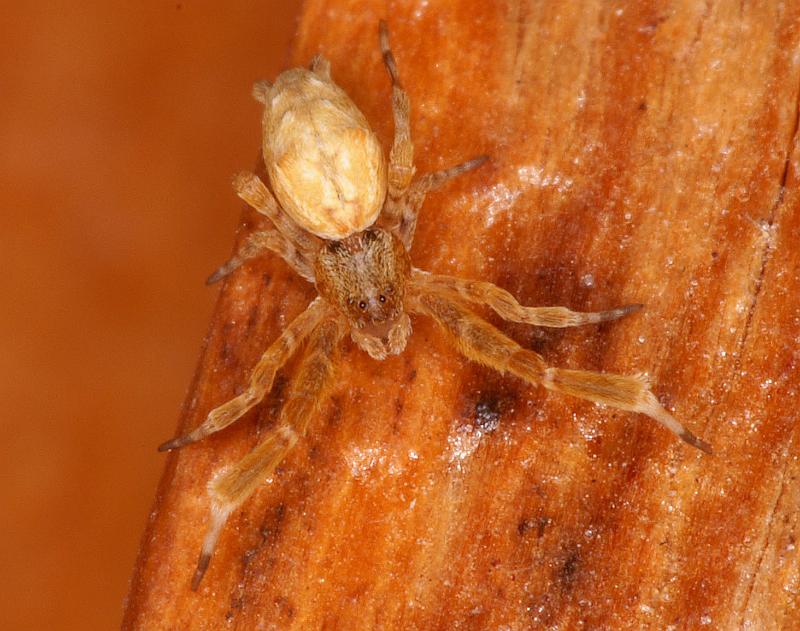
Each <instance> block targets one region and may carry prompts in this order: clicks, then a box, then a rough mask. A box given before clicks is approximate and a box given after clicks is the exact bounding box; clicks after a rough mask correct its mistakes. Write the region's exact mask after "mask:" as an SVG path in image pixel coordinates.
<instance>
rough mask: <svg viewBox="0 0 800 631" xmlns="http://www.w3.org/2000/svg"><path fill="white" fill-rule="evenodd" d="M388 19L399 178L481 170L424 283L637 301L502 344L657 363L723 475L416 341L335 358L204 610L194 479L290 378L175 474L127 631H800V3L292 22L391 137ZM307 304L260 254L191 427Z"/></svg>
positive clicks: (604, 413) (432, 336) (566, 359)
mask: <svg viewBox="0 0 800 631" xmlns="http://www.w3.org/2000/svg"><path fill="white" fill-rule="evenodd" d="M384 16H385V17H388V19H389V22H390V28H391V30H392V38H393V46H394V49H395V54H396V57H397V60H398V64H399V66H400V70H401V73H402V75H403V80H404V83H405V85H406V86H407V89H408V91H409V93H410V96H411V100H412V131H413V134H414V138H415V143H416V147H417V165H418V170H419V171H421V172H424V171H427V170H431V169H435V168H440V167H443V166H448V165H450V164H452V163H454V162H457V161H460V160H463V159H466V158H470V157H472V156H474V155H477V154H481V153H486V154H488V155H490V156H491V162H490V164H488V165H486V166H484V167H482V168H481V169H480V170H479V171H477V172H475V173H473V174H470V175H469V176H466V177H464V178H463V179H462V180H460V181H459V182H457V183H454V184H453V185H451V186H449V187H448V188H447V189H446V190H444V191H443V192H441V193H438V194H436V195H435V196H432V197H431V198H430V199H429V201H428V202H427V203H426V206H425V208H424V211H423V214H422V216H421V219H420V224H419V228H418V236H417V240H416V243H415V246H414V248H413V250H412V257H413V259H414V262H415V264H416V265H417V266H419V267H422V268H425V269H430V270H433V271H437V272H442V273H452V274H458V275H461V276H465V277H471V278H482V279H486V280H490V281H493V282H496V283H497V284H499V285H500V286H502V287H504V288H506V289H508V290H509V291H511V292H512V293H513V294H514V295H516V296H517V297H518V298H519V299H520V300H521V301H522V302H524V303H525V304H536V305H552V304H561V305H567V306H569V307H572V308H576V309H581V310H593V309H603V308H608V307H613V306H617V305H619V304H622V303H626V302H643V303H645V304H646V309H645V311H643V312H641V313H640V314H637V315H634V316H630V317H628V318H627V319H625V320H623V321H619V322H615V323H608V324H605V325H601V326H597V327H586V328H583V329H579V330H566V331H549V330H534V329H531V328H530V327H525V326H522V325H509V324H502V323H498V324H500V325H501V328H503V330H505V331H506V332H508V333H509V334H510V335H512V336H513V337H514V338H515V339H517V340H518V341H520V343H522V344H524V345H526V346H528V347H531V348H533V349H535V350H537V351H539V352H542V353H543V354H544V355H545V357H546V358H547V359H548V361H550V362H551V363H553V364H555V365H559V366H565V367H573V368H587V369H595V370H608V371H614V372H628V373H630V372H637V371H647V372H648V373H649V374H650V375H651V377H652V379H653V381H654V383H655V384H656V388H655V390H656V392H657V394H658V395H659V396H660V398H661V400H662V401H663V402H664V403H665V404H666V405H667V406H668V407H669V408H670V409H672V410H673V411H674V413H675V415H676V416H677V417H678V418H680V419H681V420H683V421H684V422H686V423H687V424H688V425H689V426H690V427H691V428H692V429H694V430H696V431H697V433H699V434H701V435H702V436H703V437H704V438H706V439H707V440H709V441H710V442H711V443H712V444H713V445H714V448H715V452H716V454H715V456H713V457H706V456H703V455H702V454H700V453H699V452H696V451H694V450H692V449H690V448H688V447H687V446H685V445H683V444H681V443H679V442H678V441H677V440H676V439H675V438H674V437H673V436H671V435H669V434H668V433H667V432H666V431H664V430H663V429H662V428H660V427H658V426H656V425H655V424H654V423H653V422H651V421H649V420H648V419H646V418H645V417H641V416H634V415H630V414H625V413H621V412H616V411H611V410H607V409H601V408H598V407H595V406H593V405H591V404H588V403H584V402H580V401H575V400H572V399H568V398H566V397H558V396H556V395H553V394H545V393H544V392H543V391H542V390H540V389H536V388H531V387H528V386H527V385H525V384H522V383H521V382H519V381H517V380H515V379H513V378H511V377H504V376H501V375H497V374H494V373H492V372H491V371H489V370H486V369H483V368H480V367H477V366H475V365H470V364H468V363H466V362H465V361H463V360H462V359H461V358H459V357H458V356H457V355H456V353H455V352H454V351H453V350H451V349H450V348H449V347H448V346H447V345H446V343H445V341H444V340H443V339H442V338H441V336H440V335H439V332H438V331H437V330H436V329H435V328H434V327H433V325H432V324H430V323H429V322H426V321H423V320H419V319H417V320H415V321H414V327H415V332H414V335H413V336H412V339H411V341H410V343H409V346H408V348H407V350H406V351H405V353H404V354H403V355H401V356H399V357H395V358H392V359H389V360H387V361H384V362H382V363H378V362H374V361H372V360H370V359H369V358H368V357H367V356H366V355H364V354H363V353H361V352H360V351H358V349H356V348H355V347H354V346H352V345H351V344H346V345H345V347H344V349H343V351H342V354H341V367H340V370H339V373H338V374H339V381H338V384H337V386H336V388H335V390H334V394H333V396H332V398H331V401H330V402H329V403H327V404H326V405H325V406H324V408H323V410H324V413H323V414H322V415H321V416H320V418H319V419H317V420H315V421H314V423H313V425H312V427H313V428H314V429H313V431H312V435H311V436H310V437H309V439H308V440H307V441H305V443H304V444H303V445H302V446H301V447H300V448H298V449H297V450H296V452H295V453H293V454H292V455H291V456H290V457H289V458H288V459H287V460H286V461H285V464H284V465H283V466H282V467H281V468H280V469H279V471H278V473H277V474H276V475H275V476H274V479H272V480H270V482H269V483H268V484H266V485H265V486H264V489H263V491H261V492H259V493H258V494H257V495H256V496H255V497H254V498H253V499H252V501H250V502H248V503H247V504H246V505H245V506H244V507H243V508H242V509H241V510H240V511H238V512H237V513H236V514H235V515H234V516H233V517H232V518H231V520H230V521H229V523H228V526H227V528H226V530H225V532H224V533H223V535H222V538H221V540H220V546H219V549H218V551H217V554H216V555H215V557H214V560H213V561H212V565H211V568H210V570H209V572H208V575H207V576H206V578H205V580H204V583H203V584H202V585H201V588H200V591H199V592H198V593H196V594H195V593H192V592H191V591H190V590H189V581H190V578H191V574H192V572H193V570H194V563H195V560H196V555H197V552H198V550H199V546H200V540H201V537H202V534H203V528H204V524H205V521H206V510H207V506H206V498H205V494H204V486H205V482H206V480H207V479H208V477H209V476H210V475H211V473H212V472H213V471H214V470H215V469H216V468H218V467H219V466H221V465H223V464H225V463H228V462H233V461H234V460H235V459H236V458H238V457H240V456H241V455H242V454H243V453H244V452H245V451H246V450H247V449H249V448H250V447H251V446H252V445H253V444H254V443H255V442H256V441H257V440H258V433H259V430H260V429H262V428H264V427H267V426H269V425H270V424H271V423H272V422H273V421H274V419H275V417H276V412H277V409H278V407H279V405H280V402H281V392H282V388H281V384H279V386H278V388H277V389H276V391H275V392H274V393H273V395H271V396H270V398H269V400H268V401H267V402H266V403H265V404H264V405H263V406H261V407H260V408H259V410H258V411H257V413H254V414H251V415H249V416H248V417H246V418H245V419H244V420H242V421H240V422H239V423H238V424H237V425H236V426H235V427H233V428H230V429H229V430H226V431H225V432H223V433H222V434H221V435H218V436H214V437H212V438H209V439H207V440H205V441H203V442H202V443H199V444H197V445H194V446H191V447H189V448H186V449H185V450H183V451H182V452H180V453H179V454H178V455H176V456H171V457H170V459H169V462H168V465H167V469H166V472H165V474H164V478H163V480H162V483H161V486H160V488H159V492H158V496H157V499H156V510H155V511H154V514H153V519H152V522H151V524H150V526H149V529H148V532H147V535H146V537H145V539H144V542H143V546H142V552H141V556H140V559H139V564H138V567H137V570H136V574H135V576H134V579H133V585H132V589H131V596H130V600H129V604H128V610H127V615H126V620H125V625H126V626H128V627H137V626H138V627H147V628H200V629H202V628H208V629H211V628H220V627H222V626H231V627H234V628H242V629H244V628H255V627H257V626H260V627H261V628H276V629H308V628H346V629H355V628H425V629H431V628H442V629H450V628H475V629H485V628H493V629H494V628H504V625H505V628H509V629H522V628H537V627H543V628H544V627H557V628H582V627H586V628H615V629H616V628H631V629H638V628H675V629H678V628H697V627H701V626H702V627H705V626H708V627H709V628H722V629H728V628H759V629H769V628H786V629H789V628H797V627H798V626H800V610H798V592H799V590H800V572H799V570H798V552H797V547H796V546H797V542H796V539H797V528H798V508H797V507H798V500H800V480H799V479H798V473H799V472H800V464H799V463H798V451H799V449H798V431H797V429H796V424H797V418H798V412H797V406H798V400H797V398H798V397H797V390H798V377H797V364H798V359H800V351H799V350H798V341H799V340H800V309H798V300H797V296H798V295H800V253H798V248H797V243H798V239H799V238H800V199H799V198H798V193H797V167H798V155H799V154H798V151H797V148H796V146H795V136H796V133H797V115H798V111H797V103H798V87H799V86H800V65H799V61H800V56H799V55H798V50H799V49H798V44H800V7H798V6H795V5H792V4H791V3H780V2H771V3H770V2H764V3H738V2H737V3H733V2H720V3H714V4H712V3H698V2H652V3H637V4H636V6H635V7H630V6H628V5H624V4H620V5H619V6H616V5H613V4H610V3H607V2H602V1H600V0H597V1H587V2H582V3H562V4H558V3H520V2H508V3H503V4H500V3H484V2H475V1H467V0H463V1H461V2H453V3H448V8H439V7H434V6H432V3H431V4H430V5H429V4H427V3H424V4H420V3H410V2H396V3H392V8H391V11H387V10H386V8H385V5H384V3H379V2H365V1H359V2H356V1H355V0H353V1H351V2H346V1H344V0H340V1H338V2H321V1H310V2H308V4H307V5H306V7H305V10H304V15H303V18H302V20H301V23H300V27H299V32H298V34H297V38H296V44H295V49H294V54H293V58H294V61H295V62H296V63H297V64H300V63H305V62H307V61H308V59H310V57H311V56H312V55H313V54H314V53H316V52H317V51H323V52H324V53H325V54H326V55H327V56H328V57H329V58H330V60H331V62H332V68H333V75H334V78H335V79H336V80H337V82H339V83H340V84H341V85H342V86H343V87H344V88H345V89H346V90H347V91H348V92H349V93H350V94H351V96H352V97H353V99H354V100H355V102H356V103H357V104H358V105H359V106H360V107H361V108H362V109H363V111H364V112H365V114H366V116H367V118H368V119H369V120H370V122H371V123H372V124H373V126H374V128H375V129H376V131H377V132H378V134H379V136H380V137H381V138H382V140H383V141H384V144H385V146H388V144H389V140H390V138H391V117H390V109H389V85H388V81H387V79H386V77H385V71H384V69H383V68H382V66H381V64H380V57H379V53H378V49H377V45H376V30H377V21H378V18H379V17H384ZM467 16H468V17H467ZM244 217H245V222H244V228H243V231H242V233H245V232H246V231H247V230H249V229H251V228H252V226H254V225H255V223H256V221H257V219H256V218H255V217H254V216H253V214H252V213H249V212H245V215H244ZM240 237H241V235H240ZM214 263H216V262H209V268H211V267H212V266H213V264H214ZM313 295H314V291H313V289H312V288H311V287H309V286H308V285H307V284H305V283H304V281H302V280H300V279H298V278H297V277H294V276H292V274H291V273H290V272H289V270H288V269H287V268H286V266H285V265H284V264H283V263H281V262H280V261H278V260H277V259H275V258H265V259H264V260H263V261H259V262H258V263H255V264H253V265H250V266H249V267H247V268H246V269H244V270H241V271H240V272H238V273H237V274H236V275H235V276H234V277H233V278H232V279H230V280H229V281H228V282H227V283H226V285H225V287H224V288H223V291H222V294H221V297H220V301H219V305H218V308H217V311H216V314H215V317H214V320H213V322H212V325H211V332H210V334H209V337H208V341H207V347H206V350H205V353H204V355H203V357H202V359H201V362H200V367H199V369H198V373H197V377H196V380H195V383H194V385H193V387H192V391H191V394H190V397H189V400H188V402H187V405H186V411H185V413H184V416H183V420H182V421H181V426H182V427H189V426H194V425H196V424H197V423H199V422H200V421H201V419H202V418H203V417H204V416H205V414H206V413H207V412H208V411H209V410H210V409H211V408H212V407H214V406H215V405H217V404H219V403H221V402H223V401H225V400H226V399H228V398H229V397H231V396H232V395H233V394H234V393H235V392H236V391H237V388H240V387H241V385H242V383H244V380H245V377H246V375H247V372H248V370H249V368H250V367H251V366H252V365H253V364H254V363H255V361H256V359H257V358H258V356H259V355H260V353H261V351H262V350H263V348H264V347H265V345H266V344H267V343H268V342H269V341H270V340H272V339H274V337H275V336H276V335H277V333H278V331H279V330H280V328H281V327H282V326H284V325H285V324H286V322H287V321H288V319H289V318H291V317H292V316H294V315H295V314H296V313H298V312H299V311H300V310H301V309H302V308H303V307H304V305H305V304H306V303H307V302H308V301H309V300H310V298H311V297H312V296H313ZM493 321H494V322H496V323H497V321H496V320H493ZM284 374H285V375H286V378H289V376H290V375H291V368H289V369H288V370H287V371H286V372H285V373H284ZM284 383H285V382H284ZM165 433H168V432H167V431H166V429H165Z"/></svg>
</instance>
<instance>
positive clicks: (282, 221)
mask: <svg viewBox="0 0 800 631" xmlns="http://www.w3.org/2000/svg"><path fill="white" fill-rule="evenodd" d="M233 189H234V190H235V191H236V194H237V195H238V196H239V197H241V198H242V199H243V200H244V201H246V202H247V203H248V204H249V205H250V206H252V207H253V208H254V209H255V210H256V211H258V212H259V213H261V214H262V215H264V216H266V217H268V218H269V219H270V221H272V223H273V224H274V225H275V227H276V228H277V229H278V232H279V233H280V234H281V235H283V237H284V238H285V239H287V240H288V241H289V242H290V243H291V244H292V245H293V246H294V247H295V249H296V250H297V252H298V253H299V256H300V257H301V258H302V259H303V260H304V261H305V263H306V265H307V266H308V267H309V269H312V268H313V267H314V265H313V261H314V257H315V255H316V252H317V250H318V249H319V246H320V244H321V241H320V239H319V238H318V237H315V236H314V235H312V234H309V233H308V232H306V231H304V230H303V229H302V228H301V227H300V226H298V225H297V224H296V223H295V221H294V220H293V219H292V218H291V217H289V215H287V214H286V213H285V212H284V211H283V209H282V208H281V207H280V205H279V204H278V202H277V200H276V199H275V198H274V197H273V196H272V193H270V191H269V189H268V188H267V187H266V185H265V184H264V182H262V181H261V179H260V178H259V177H258V176H257V175H256V174H255V173H251V172H249V171H242V172H241V173H239V174H238V175H236V177H234V178H233Z"/></svg>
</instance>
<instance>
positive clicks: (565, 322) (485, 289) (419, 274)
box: [413, 269, 643, 328]
mask: <svg viewBox="0 0 800 631" xmlns="http://www.w3.org/2000/svg"><path fill="white" fill-rule="evenodd" d="M413 274H414V282H415V283H417V285H418V286H420V287H423V286H424V287H428V288H429V289H430V290H433V291H436V290H439V291H445V292H447V293H449V294H450V295H453V296H458V297H461V298H464V299H465V300H468V301H469V302H472V303H477V304H481V305H487V306H488V307H489V308H491V309H492V310H493V311H494V312H495V313H496V314H497V315H499V316H500V317H501V318H503V320H509V321H511V322H521V323H523V324H533V325H534V326H547V327H553V328H566V327H571V326H583V325H584V324H597V323H598V322H608V321H609V320H616V319H617V318H621V317H623V316H626V315H628V314H629V313H634V312H636V311H639V309H641V308H642V307H643V305H641V304H631V305H624V306H622V307H617V308H616V309H608V310H607V311H590V312H581V311H570V310H569V309H567V308H566V307H523V306H522V305H521V304H519V303H518V302H517V300H516V299H515V298H514V296H512V295H511V294H510V293H508V292H507V291H506V290H505V289H501V288H500V287H498V286H497V285H493V284H492V283H487V282H485V281H479V280H465V279H463V278H456V277H454V276H443V275H440V274H431V273H430V272H425V271H422V270H417V269H415V270H414V272H413Z"/></svg>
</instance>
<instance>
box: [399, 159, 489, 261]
mask: <svg viewBox="0 0 800 631" xmlns="http://www.w3.org/2000/svg"><path fill="white" fill-rule="evenodd" d="M488 159H489V158H488V156H478V157H477V158H473V159H472V160H467V161H466V162H462V163H461V164H457V165H455V166H453V167H450V168H449V169H443V170H441V171H433V172H432V173H426V174H425V175H423V176H422V177H419V178H417V179H416V180H414V182H413V183H412V184H411V186H410V187H409V189H408V191H407V192H406V194H405V196H404V197H403V198H402V199H400V200H398V201H397V203H396V209H395V210H394V211H393V212H394V215H395V216H396V219H394V223H392V213H389V212H388V207H389V200H387V206H386V208H385V209H384V214H385V216H386V218H385V221H384V223H385V225H386V226H387V228H388V229H390V230H393V231H395V232H396V233H397V235H398V236H399V237H400V240H401V241H402V242H403V243H404V244H405V246H406V249H408V248H410V247H411V243H412V242H413V241H414V232H415V231H416V229H417V217H418V215H419V209H420V208H421V207H422V203H423V202H424V201H425V197H426V196H427V195H428V193H430V192H431V191H435V190H436V189H437V188H440V187H441V186H443V185H444V184H446V183H447V182H449V181H450V180H452V179H453V178H454V177H458V176H459V175H461V174H462V173H466V172H467V171H471V170H472V169H476V168H478V167H479V166H480V165H482V164H483V163H484V162H486V161H487V160H488Z"/></svg>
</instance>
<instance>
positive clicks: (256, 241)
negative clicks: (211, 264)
mask: <svg viewBox="0 0 800 631" xmlns="http://www.w3.org/2000/svg"><path fill="white" fill-rule="evenodd" d="M267 251H272V252H275V253H276V254H277V255H279V256H280V257H281V258H282V259H283V260H284V261H286V263H287V264H288V265H289V267H291V268H292V269H293V270H294V271H295V272H297V273H298V274H299V275H300V276H302V277H303V278H305V279H306V280H307V281H309V282H311V283H313V282H314V271H313V270H312V269H311V268H310V267H308V264H307V263H306V261H305V260H304V259H303V257H301V256H300V253H299V252H298V251H297V248H296V247H295V245H294V243H292V242H291V241H289V240H288V239H285V238H284V237H283V235H281V234H280V233H278V232H276V231H275V230H263V231H261V232H254V233H253V234H251V235H248V237H247V238H246V239H245V240H244V243H242V246H241V247H240V248H239V250H238V251H237V252H236V254H234V255H233V256H232V257H231V258H229V259H228V260H227V261H226V262H225V263H223V264H222V265H221V266H220V267H219V268H218V269H217V270H216V271H215V272H214V273H213V274H211V276H209V277H208V278H207V279H206V285H213V284H214V283H216V282H217V281H219V280H221V279H223V278H225V277H226V276H227V275H228V274H230V273H231V272H233V271H234V270H236V269H238V268H239V267H241V266H242V265H243V264H244V263H245V262H247V261H248V260H250V259H253V258H256V257H258V256H261V255H262V254H264V252H267Z"/></svg>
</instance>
